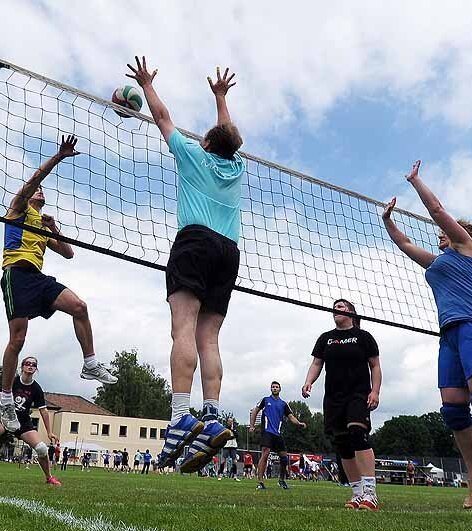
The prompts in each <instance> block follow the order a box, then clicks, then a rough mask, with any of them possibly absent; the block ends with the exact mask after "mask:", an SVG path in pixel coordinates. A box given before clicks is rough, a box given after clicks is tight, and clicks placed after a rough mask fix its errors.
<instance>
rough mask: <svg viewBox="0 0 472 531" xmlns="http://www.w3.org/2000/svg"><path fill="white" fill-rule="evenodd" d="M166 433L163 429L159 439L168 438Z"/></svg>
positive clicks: (160, 431)
mask: <svg viewBox="0 0 472 531" xmlns="http://www.w3.org/2000/svg"><path fill="white" fill-rule="evenodd" d="M166 431H167V430H165V429H164V430H163V429H162V428H161V429H160V430H159V439H165V438H166Z"/></svg>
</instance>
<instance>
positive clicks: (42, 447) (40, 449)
mask: <svg viewBox="0 0 472 531" xmlns="http://www.w3.org/2000/svg"><path fill="white" fill-rule="evenodd" d="M34 451H35V452H36V453H37V454H38V457H40V458H41V457H46V456H47V455H48V447H47V446H46V444H45V443H43V442H42V441H41V442H40V443H38V444H37V445H36V446H35V447H34Z"/></svg>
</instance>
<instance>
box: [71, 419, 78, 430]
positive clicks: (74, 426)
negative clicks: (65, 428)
mask: <svg viewBox="0 0 472 531" xmlns="http://www.w3.org/2000/svg"><path fill="white" fill-rule="evenodd" d="M70 432H71V433H79V423H78V422H74V421H72V422H71V423H70Z"/></svg>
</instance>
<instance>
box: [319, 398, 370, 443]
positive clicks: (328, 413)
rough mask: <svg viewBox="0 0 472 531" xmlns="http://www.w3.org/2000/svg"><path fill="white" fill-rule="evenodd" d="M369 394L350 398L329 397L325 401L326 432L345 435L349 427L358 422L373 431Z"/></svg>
mask: <svg viewBox="0 0 472 531" xmlns="http://www.w3.org/2000/svg"><path fill="white" fill-rule="evenodd" d="M368 396H369V395H368V393H353V394H351V395H349V396H336V397H327V396H325V398H324V400H323V416H324V426H325V432H326V434H328V435H336V434H338V433H345V432H346V431H347V425H348V424H350V423H352V422H356V423H361V424H364V425H366V426H367V430H368V431H370V430H371V424H370V410H369V408H368V407H367V397H368Z"/></svg>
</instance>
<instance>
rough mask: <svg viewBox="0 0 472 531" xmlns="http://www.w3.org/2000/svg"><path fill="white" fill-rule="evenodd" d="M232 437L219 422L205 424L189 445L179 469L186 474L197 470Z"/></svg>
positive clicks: (229, 431)
mask: <svg viewBox="0 0 472 531" xmlns="http://www.w3.org/2000/svg"><path fill="white" fill-rule="evenodd" d="M233 437H234V435H233V433H232V432H231V430H229V429H228V428H225V427H224V426H222V425H221V424H220V423H219V422H211V423H210V424H207V425H206V426H205V427H204V428H203V430H202V431H201V432H200V433H199V434H198V436H197V437H196V438H195V440H194V441H193V443H192V444H191V445H190V448H189V450H188V454H187V456H186V457H185V459H184V460H183V462H182V464H181V465H180V471H181V472H185V473H187V474H190V473H192V472H197V471H198V470H200V469H201V468H203V467H204V466H205V465H206V464H208V463H209V462H210V461H211V460H212V458H213V456H214V455H215V454H216V453H217V452H218V450H219V449H220V448H223V446H224V445H225V444H226V442H227V441H229V439H232V438H233Z"/></svg>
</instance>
